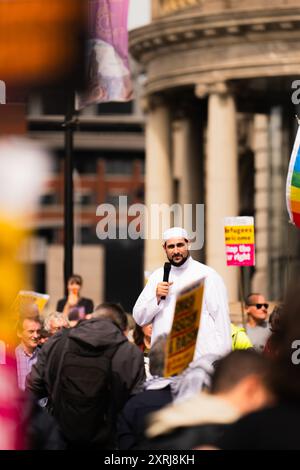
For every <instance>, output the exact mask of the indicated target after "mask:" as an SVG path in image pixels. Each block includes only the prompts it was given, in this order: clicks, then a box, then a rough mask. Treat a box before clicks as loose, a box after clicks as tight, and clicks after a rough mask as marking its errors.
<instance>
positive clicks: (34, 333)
mask: <svg viewBox="0 0 300 470" xmlns="http://www.w3.org/2000/svg"><path fill="white" fill-rule="evenodd" d="M41 329H42V320H41V319H40V317H39V316H29V317H26V316H23V315H22V316H21V318H20V319H19V321H18V324H17V336H18V338H19V339H20V343H21V345H22V347H23V349H24V351H25V352H26V353H27V354H32V353H33V352H34V350H35V349H36V347H37V346H38V345H39V340H40V332H41Z"/></svg>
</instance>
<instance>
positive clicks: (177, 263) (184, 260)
mask: <svg viewBox="0 0 300 470" xmlns="http://www.w3.org/2000/svg"><path fill="white" fill-rule="evenodd" d="M189 256H190V254H189V253H188V254H187V256H186V257H185V258H182V259H181V260H180V261H178V262H176V261H174V260H173V258H169V257H168V260H169V261H170V263H171V265H172V266H176V267H177V268H179V266H182V265H183V264H184V263H185V262H186V260H187V259H188V257H189Z"/></svg>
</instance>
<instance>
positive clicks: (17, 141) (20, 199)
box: [0, 137, 49, 450]
mask: <svg viewBox="0 0 300 470" xmlns="http://www.w3.org/2000/svg"><path fill="white" fill-rule="evenodd" d="M0 157H1V158H0V233H1V236H0V276H1V283H0V332H1V341H3V343H4V345H5V349H6V351H5V353H6V358H5V364H4V365H1V367H0V449H1V450H19V449H24V448H25V447H26V441H27V432H28V426H27V425H26V424H27V423H26V422H25V421H24V419H23V418H22V409H23V406H22V393H21V391H20V390H19V389H18V385H17V374H16V358H15V354H14V352H15V351H14V349H15V347H16V335H15V326H16V321H17V320H18V318H17V317H16V312H14V311H13V310H12V309H11V308H10V307H11V305H12V303H13V301H14V299H15V297H16V294H17V292H19V291H20V290H21V289H22V287H23V286H24V281H25V273H24V271H23V268H22V265H21V263H20V262H17V257H18V255H19V253H20V249H21V246H22V243H23V242H24V240H25V237H26V236H28V235H29V233H28V232H27V231H26V229H25V227H27V226H28V223H29V222H30V217H31V216H32V214H33V213H34V211H35V209H36V207H37V202H38V199H39V196H40V193H41V189H42V186H43V185H44V184H45V182H46V179H47V177H48V173H49V171H48V170H49V158H48V154H47V152H45V151H44V150H43V149H41V148H40V146H38V145H36V144H33V143H32V142H31V141H29V140H27V139H24V138H17V137H7V138H3V139H0ZM23 327H24V325H22V331H23V330H24V328H23ZM30 331H31V329H30ZM23 332H24V331H23ZM20 336H21V337H20V339H21V342H23V339H25V338H23V333H21V331H20ZM29 336H30V335H29ZM33 336H34V337H36V334H35V333H34V335H33ZM29 341H30V342H31V340H29ZM24 342H26V339H25V341H24ZM34 343H35V341H34ZM32 346H33V348H34V347H35V344H33V343H32Z"/></svg>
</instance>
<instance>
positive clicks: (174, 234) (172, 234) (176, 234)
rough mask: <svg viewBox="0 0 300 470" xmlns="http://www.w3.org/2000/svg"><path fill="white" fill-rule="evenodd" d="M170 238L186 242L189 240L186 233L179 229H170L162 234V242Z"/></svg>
mask: <svg viewBox="0 0 300 470" xmlns="http://www.w3.org/2000/svg"><path fill="white" fill-rule="evenodd" d="M171 238H185V239H186V240H189V236H188V233H187V231H186V230H185V229H184V228H181V227H172V228H169V229H168V230H166V231H165V232H164V233H163V240H164V241H165V242H166V241H167V240H170V239H171Z"/></svg>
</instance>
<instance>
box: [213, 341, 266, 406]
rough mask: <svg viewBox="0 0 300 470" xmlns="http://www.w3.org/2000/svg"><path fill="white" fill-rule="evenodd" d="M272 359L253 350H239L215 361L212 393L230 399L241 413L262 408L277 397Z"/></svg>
mask: <svg viewBox="0 0 300 470" xmlns="http://www.w3.org/2000/svg"><path fill="white" fill-rule="evenodd" d="M270 375H271V363H270V361H269V359H267V358H266V357H265V356H263V355H262V354H259V353H258V352H256V351H254V350H252V349H245V350H236V351H232V352H231V353H229V354H228V355H227V356H225V357H223V358H222V359H220V360H218V361H217V362H216V363H215V370H214V372H213V374H212V377H211V386H210V393H211V394H212V395H217V396H218V397H219V398H224V399H225V400H227V401H229V402H231V404H232V405H233V406H235V407H236V408H237V409H238V410H239V411H240V413H242V414H246V413H250V412H252V411H255V410H257V409H259V408H263V407H265V406H267V405H269V404H271V403H273V401H274V393H273V391H272V387H271V378H270Z"/></svg>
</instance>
